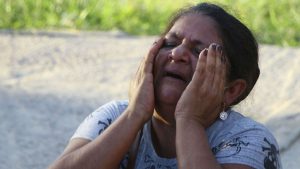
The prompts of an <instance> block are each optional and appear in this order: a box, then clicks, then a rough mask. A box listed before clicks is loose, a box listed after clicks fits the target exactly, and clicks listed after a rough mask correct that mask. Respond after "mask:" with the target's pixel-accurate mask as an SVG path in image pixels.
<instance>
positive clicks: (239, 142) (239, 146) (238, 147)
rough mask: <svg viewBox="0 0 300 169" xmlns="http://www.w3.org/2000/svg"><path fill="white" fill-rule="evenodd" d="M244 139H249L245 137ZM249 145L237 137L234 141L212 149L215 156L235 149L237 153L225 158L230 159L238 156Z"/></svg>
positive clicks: (225, 142)
mask: <svg viewBox="0 0 300 169" xmlns="http://www.w3.org/2000/svg"><path fill="white" fill-rule="evenodd" d="M244 138H247V137H246V136H245V137H244ZM249 144H250V143H249V142H245V141H243V140H242V138H241V137H237V138H234V139H232V140H228V141H223V142H221V143H220V144H219V145H217V146H215V147H213V148H212V152H213V153H214V155H216V154H217V153H218V152H220V151H221V150H224V149H228V148H233V147H234V148H235V151H234V152H233V153H232V154H230V155H228V156H225V157H230V156H233V155H236V154H238V153H239V152H240V151H241V150H242V147H243V146H244V147H246V146H248V145H249Z"/></svg>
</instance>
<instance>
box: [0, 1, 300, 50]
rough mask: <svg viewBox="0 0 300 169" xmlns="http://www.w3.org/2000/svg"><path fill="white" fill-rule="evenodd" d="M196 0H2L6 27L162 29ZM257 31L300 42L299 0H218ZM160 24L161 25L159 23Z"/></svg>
mask: <svg viewBox="0 0 300 169" xmlns="http://www.w3.org/2000/svg"><path fill="white" fill-rule="evenodd" d="M197 2H201V1H192V0H164V1H160V0H72V1H67V0H0V16H1V18H0V28H1V29H10V30H11V29H13V30H40V29H42V30H57V29H72V30H73V29H74V30H89V31H90V30H115V29H117V30H120V31H123V32H126V33H129V34H133V35H158V34H159V33H160V32H162V30H164V28H165V26H166V24H167V23H168V19H169V18H170V16H171V15H172V13H173V12H174V11H175V10H176V9H178V8H181V7H183V6H187V5H189V4H195V3H197ZM210 2H215V3H218V4H222V6H224V7H225V8H226V9H227V10H229V11H231V13H233V14H234V15H235V16H237V17H238V18H240V19H241V20H242V21H243V22H244V23H246V24H247V25H248V26H249V27H250V28H251V30H253V31H254V33H255V35H256V37H257V38H258V40H259V42H261V43H266V44H277V45H281V46H297V45H299V43H300V35H299V34H300V33H299V30H300V12H299V11H300V2H299V0H218V1H210ZM153 25H155V26H153Z"/></svg>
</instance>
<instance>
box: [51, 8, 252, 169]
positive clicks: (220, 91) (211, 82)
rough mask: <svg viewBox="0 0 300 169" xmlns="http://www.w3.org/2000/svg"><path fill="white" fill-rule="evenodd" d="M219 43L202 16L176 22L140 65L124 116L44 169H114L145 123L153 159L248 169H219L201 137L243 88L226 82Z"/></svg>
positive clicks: (73, 142) (190, 165)
mask: <svg viewBox="0 0 300 169" xmlns="http://www.w3.org/2000/svg"><path fill="white" fill-rule="evenodd" d="M195 27H196V28H197V29H195ZM174 35H176V36H174ZM219 37H220V36H219V34H218V31H217V29H216V23H215V22H214V21H213V20H212V19H211V18H209V17H207V16H204V15H201V14H190V15H187V16H184V17H182V18H180V19H179V20H178V21H176V23H175V24H174V26H173V27H172V28H171V29H170V31H169V32H168V33H167V34H166V36H165V37H162V38H161V39H159V40H158V42H156V43H155V44H154V45H153V46H152V48H151V49H150V50H149V53H148V54H147V56H146V57H145V59H144V60H143V62H142V63H141V65H140V67H139V69H138V71H137V75H136V80H135V81H134V82H133V83H132V85H131V90H130V100H129V105H128V108H127V109H126V110H125V112H123V113H122V115H121V116H120V117H119V118H118V119H117V120H116V121H115V122H114V123H113V124H112V125H111V126H110V127H108V128H107V129H106V130H105V131H104V132H103V133H102V135H101V137H97V138H96V139H95V140H93V141H89V140H86V139H80V138H78V139H73V140H71V141H70V143H69V145H68V146H67V147H66V149H65V151H64V152H63V154H62V155H61V157H59V158H58V159H57V160H56V161H55V162H54V163H53V164H52V165H51V166H50V167H49V168H51V169H58V168H72V169H76V168H86V169H92V168H95V169H96V168H105V169H113V168H119V166H118V165H119V162H120V161H121V160H122V158H123V156H124V155H125V153H126V152H127V151H128V150H129V148H130V146H131V145H132V143H133V141H134V140H135V137H136V135H137V133H138V131H139V130H140V129H141V128H142V127H143V125H144V124H145V123H146V122H147V121H149V120H150V119H151V125H152V131H151V132H152V133H151V134H152V139H153V140H152V142H153V145H154V148H155V150H156V152H157V154H158V155H159V156H161V157H166V158H174V157H177V160H178V165H179V168H181V169H183V168H189V169H193V168H197V169H198V168H205V169H207V168H210V169H213V168H227V169H228V168H230V169H246V168H249V167H247V166H244V165H240V164H226V165H220V164H218V163H217V161H216V159H215V157H214V155H213V154H212V152H211V149H210V146H209V143H208V140H207V136H206V133H205V128H207V127H208V126H210V125H211V124H212V123H213V122H214V121H215V120H216V119H217V118H218V115H219V113H220V112H221V110H222V106H221V105H222V103H225V104H226V105H230V103H232V102H233V101H234V100H235V99H236V98H237V97H238V96H239V95H240V94H241V93H242V92H243V91H244V89H245V87H246V83H245V81H243V80H241V79H238V80H235V81H233V82H226V79H225V77H226V73H225V72H226V62H224V60H225V58H222V56H223V51H222V49H221V47H220V46H221V45H222V40H221V39H220V38H219ZM199 42H201V43H199ZM222 60H223V62H222ZM174 74H175V75H176V76H175V75H174ZM178 76H179V77H180V78H178ZM225 86H226V90H225ZM186 138H189V139H186ZM119 140H122V142H120V141H119ZM109 145H114V146H113V147H112V146H109ZM107 152H110V154H109V155H108V154H107ZM99 166H101V167H99Z"/></svg>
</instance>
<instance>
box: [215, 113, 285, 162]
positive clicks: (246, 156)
mask: <svg viewBox="0 0 300 169" xmlns="http://www.w3.org/2000/svg"><path fill="white" fill-rule="evenodd" d="M210 130H214V131H210V135H209V139H210V143H211V147H212V151H213V153H214V154H215V156H216V158H217V160H218V161H219V162H220V163H223V164H224V163H239V164H245V165H249V166H252V167H254V168H265V167H266V168H272V167H275V168H280V166H281V164H280V159H279V158H280V157H279V147H278V144H277V141H276V139H275V138H274V136H273V134H272V133H271V132H270V131H269V130H268V129H267V128H266V127H265V126H264V125H263V124H261V123H258V122H256V121H254V120H252V119H251V118H248V117H244V116H242V115H241V114H239V113H238V112H235V111H231V112H230V115H229V117H228V119H226V120H225V121H221V120H219V121H217V122H216V123H215V124H214V125H213V126H212V128H211V129H210Z"/></svg>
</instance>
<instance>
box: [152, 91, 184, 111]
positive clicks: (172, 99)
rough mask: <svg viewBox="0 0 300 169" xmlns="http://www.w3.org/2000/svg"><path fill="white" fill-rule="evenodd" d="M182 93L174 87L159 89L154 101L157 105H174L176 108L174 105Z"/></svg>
mask: <svg viewBox="0 0 300 169" xmlns="http://www.w3.org/2000/svg"><path fill="white" fill-rule="evenodd" d="M182 92H183V90H179V89H178V88H175V87H174V86H173V87H171V86H170V87H167V88H166V87H165V88H160V89H158V90H157V91H156V92H155V93H156V95H155V97H156V99H155V100H157V101H158V102H159V104H165V105H174V106H175V107H176V104H177V102H178V100H179V99H180V97H181V94H182Z"/></svg>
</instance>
